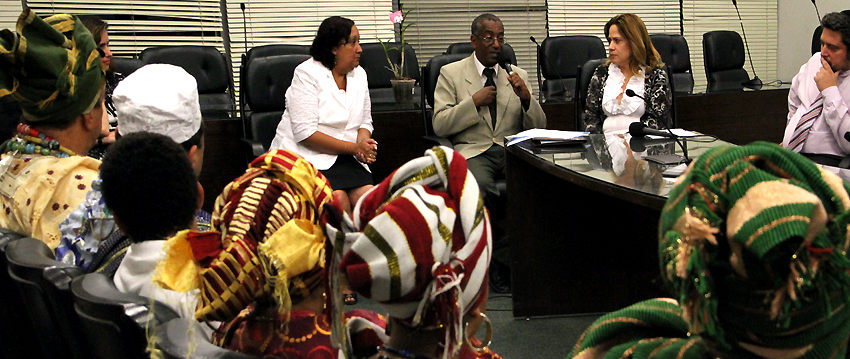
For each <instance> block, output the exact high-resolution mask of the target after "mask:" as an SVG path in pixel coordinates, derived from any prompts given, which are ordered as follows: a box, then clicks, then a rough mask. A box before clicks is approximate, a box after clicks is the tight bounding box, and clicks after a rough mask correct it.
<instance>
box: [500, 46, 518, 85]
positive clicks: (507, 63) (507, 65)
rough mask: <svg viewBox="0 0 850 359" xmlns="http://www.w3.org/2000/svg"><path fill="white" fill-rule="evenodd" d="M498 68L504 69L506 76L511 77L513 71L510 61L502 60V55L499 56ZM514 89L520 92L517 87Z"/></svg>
mask: <svg viewBox="0 0 850 359" xmlns="http://www.w3.org/2000/svg"><path fill="white" fill-rule="evenodd" d="M499 66H501V67H502V68H503V69H505V71H506V72H507V73H508V76H510V75H513V73H514V69H513V68H511V60H509V59H506V58H504V57H503V56H502V54H499ZM514 88H515V89H517V90H520V87H519V86H514Z"/></svg>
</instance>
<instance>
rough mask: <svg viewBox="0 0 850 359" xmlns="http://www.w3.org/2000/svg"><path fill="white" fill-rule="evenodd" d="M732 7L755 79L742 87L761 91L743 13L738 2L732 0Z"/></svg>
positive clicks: (760, 83) (745, 82)
mask: <svg viewBox="0 0 850 359" xmlns="http://www.w3.org/2000/svg"><path fill="white" fill-rule="evenodd" d="M812 2H814V0H812ZM732 5H735V12H736V13H737V14H738V22H740V23H741V34H742V35H744V45H745V46H746V47H747V55H748V57H749V59H750V68H751V69H753V79H752V80H747V81H744V82H742V83H741V85H743V86H744V87H747V88H751V89H755V90H758V89H761V87H762V82H761V79H759V77H758V75H756V67H755V66H753V55H752V53H750V44H749V43H748V42H747V32H746V31H744V19H742V18H741V12H740V11H738V0H732Z"/></svg>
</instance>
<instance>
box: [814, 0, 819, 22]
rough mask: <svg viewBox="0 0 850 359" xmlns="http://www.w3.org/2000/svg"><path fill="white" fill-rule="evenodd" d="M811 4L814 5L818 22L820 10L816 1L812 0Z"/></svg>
mask: <svg viewBox="0 0 850 359" xmlns="http://www.w3.org/2000/svg"><path fill="white" fill-rule="evenodd" d="M812 5H814V6H815V14H817V15H818V22H820V19H821V17H820V11H818V3H816V2H815V0H812Z"/></svg>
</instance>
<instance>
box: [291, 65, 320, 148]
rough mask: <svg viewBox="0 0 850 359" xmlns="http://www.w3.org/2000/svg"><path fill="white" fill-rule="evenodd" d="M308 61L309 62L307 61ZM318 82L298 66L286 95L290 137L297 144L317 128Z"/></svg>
mask: <svg viewBox="0 0 850 359" xmlns="http://www.w3.org/2000/svg"><path fill="white" fill-rule="evenodd" d="M308 61H309V60H308ZM319 92H320V89H319V81H318V80H317V79H316V78H315V77H314V76H312V75H311V74H310V73H308V72H307V71H306V69H304V67H302V66H298V67H297V68H296V69H295V76H293V78H292V84H291V85H290V86H289V90H287V93H286V95H287V96H286V111H289V117H290V119H291V123H292V137H293V140H294V141H295V142H296V143H298V142H301V141H304V140H305V139H306V138H307V137H310V136H311V135H313V133H315V132H316V131H317V130H318V128H319Z"/></svg>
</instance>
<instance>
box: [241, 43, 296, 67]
mask: <svg viewBox="0 0 850 359" xmlns="http://www.w3.org/2000/svg"><path fill="white" fill-rule="evenodd" d="M277 55H310V45H291V44H275V45H263V46H257V47H252V48H251V49H250V50H248V52H247V53H245V54H244V55H243V56H244V57H247V60H248V61H245V59H242V60H243V61H242V64H245V63H247V62H250V61H251V59H253V58H260V57H269V56H277Z"/></svg>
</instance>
